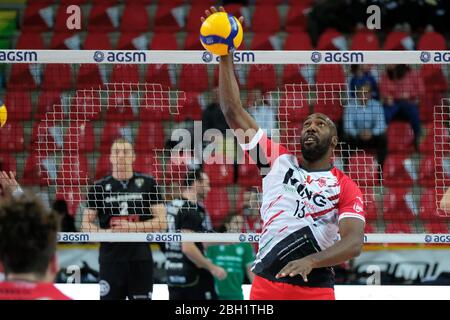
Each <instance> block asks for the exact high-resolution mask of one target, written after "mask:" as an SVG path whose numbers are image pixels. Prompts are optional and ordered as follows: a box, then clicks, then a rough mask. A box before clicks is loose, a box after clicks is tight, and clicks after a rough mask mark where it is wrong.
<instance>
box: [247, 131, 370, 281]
mask: <svg viewBox="0 0 450 320" xmlns="http://www.w3.org/2000/svg"><path fill="white" fill-rule="evenodd" d="M241 147H242V148H243V149H244V150H247V151H248V152H249V153H250V155H251V156H252V158H253V159H255V155H257V162H258V166H259V167H260V168H261V169H262V170H263V169H264V164H263V163H264V162H265V164H266V169H267V172H266V173H265V176H264V177H263V180H262V190H263V195H262V205H261V209H260V212H261V218H262V221H263V227H262V232H261V237H260V240H259V250H258V254H257V257H256V260H255V263H254V266H253V271H254V272H255V273H256V274H258V275H260V276H262V277H265V278H268V279H269V280H273V281H282V282H288V283H291V284H297V285H308V286H317V287H331V286H333V284H334V274H333V271H332V269H331V268H321V269H314V270H313V272H312V273H311V276H310V277H308V283H306V284H305V283H303V280H302V279H300V278H301V277H294V278H290V277H286V278H282V279H275V275H276V274H277V273H278V272H279V271H280V270H281V268H282V267H284V266H285V265H286V264H287V263H288V262H289V261H292V260H295V259H299V258H301V257H303V256H306V255H309V254H312V253H315V252H318V251H321V250H324V249H326V248H328V247H330V246H332V245H333V244H334V243H335V242H336V241H337V240H338V231H339V227H338V223H339V221H340V220H341V219H345V218H348V217H351V218H357V219H361V220H363V221H365V218H364V206H363V200H362V199H363V196H362V193H361V191H360V189H359V188H358V186H357V185H356V184H355V183H354V182H353V181H352V180H351V179H350V178H349V177H348V176H346V175H345V174H344V173H343V172H342V171H340V170H338V169H337V168H334V167H331V168H329V169H327V170H323V171H322V170H321V171H308V170H306V169H304V168H302V167H301V166H300V165H299V163H298V160H297V158H296V157H295V156H294V155H292V154H291V153H290V152H289V151H288V150H287V149H286V148H285V147H283V146H281V145H279V144H277V143H275V142H273V141H271V140H270V139H268V138H267V136H266V135H265V134H264V132H263V131H262V130H261V129H260V130H259V131H258V132H257V134H256V135H255V137H254V138H253V139H252V141H251V142H250V143H248V144H245V145H241Z"/></svg>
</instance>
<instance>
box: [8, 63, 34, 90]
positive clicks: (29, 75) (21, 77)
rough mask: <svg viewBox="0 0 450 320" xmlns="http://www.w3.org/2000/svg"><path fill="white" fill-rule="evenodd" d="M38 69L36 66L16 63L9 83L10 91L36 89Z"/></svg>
mask: <svg viewBox="0 0 450 320" xmlns="http://www.w3.org/2000/svg"><path fill="white" fill-rule="evenodd" d="M37 70H38V68H37V67H36V65H31V64H26V63H23V64H22V63H15V64H13V65H12V66H11V75H10V77H9V81H8V89H27V90H28V89H29V90H32V89H36V87H37V83H36V80H35V79H36V78H37V76H38V73H37Z"/></svg>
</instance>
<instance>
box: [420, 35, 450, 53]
mask: <svg viewBox="0 0 450 320" xmlns="http://www.w3.org/2000/svg"><path fill="white" fill-rule="evenodd" d="M417 50H443V51H444V50H447V43H446V41H445V37H444V36H443V35H442V34H440V33H438V32H435V31H431V32H424V33H423V34H422V36H421V37H420V39H419V42H418V43H417Z"/></svg>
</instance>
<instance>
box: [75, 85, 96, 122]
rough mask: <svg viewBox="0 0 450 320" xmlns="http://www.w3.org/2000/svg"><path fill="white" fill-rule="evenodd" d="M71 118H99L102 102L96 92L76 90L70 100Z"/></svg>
mask: <svg viewBox="0 0 450 320" xmlns="http://www.w3.org/2000/svg"><path fill="white" fill-rule="evenodd" d="M70 110H71V114H70V116H71V119H73V120H75V119H76V120H93V119H96V120H98V119H100V115H101V111H102V104H101V97H100V94H99V93H98V92H92V91H86V92H84V91H81V92H80V91H78V92H77V95H76V97H73V98H72V100H71V106H70Z"/></svg>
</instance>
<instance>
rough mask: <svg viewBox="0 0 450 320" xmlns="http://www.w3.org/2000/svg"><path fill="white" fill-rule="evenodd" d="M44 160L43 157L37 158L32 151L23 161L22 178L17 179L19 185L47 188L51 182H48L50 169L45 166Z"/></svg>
mask: <svg viewBox="0 0 450 320" xmlns="http://www.w3.org/2000/svg"><path fill="white" fill-rule="evenodd" d="M45 160H46V159H45V158H44V157H42V156H41V157H40V156H39V154H38V152H37V151H33V152H32V153H31V154H29V155H28V158H27V160H26V161H25V168H24V171H23V176H22V178H21V179H19V181H20V183H21V184H23V185H26V186H27V185H34V186H47V185H49V184H51V183H52V181H51V180H50V175H49V169H50V167H48V166H46V161H45ZM54 164H56V163H54ZM55 173H56V172H55Z"/></svg>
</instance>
